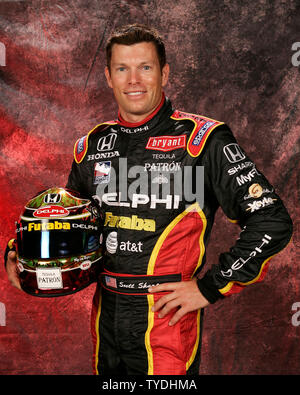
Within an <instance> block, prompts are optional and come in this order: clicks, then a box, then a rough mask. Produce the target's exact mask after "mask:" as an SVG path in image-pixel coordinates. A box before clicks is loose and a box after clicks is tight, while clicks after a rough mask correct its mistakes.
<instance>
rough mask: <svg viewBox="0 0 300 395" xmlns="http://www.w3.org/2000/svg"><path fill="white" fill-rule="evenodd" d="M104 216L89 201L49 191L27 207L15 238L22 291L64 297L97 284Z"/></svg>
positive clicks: (66, 192)
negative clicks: (94, 283)
mask: <svg viewBox="0 0 300 395" xmlns="http://www.w3.org/2000/svg"><path fill="white" fill-rule="evenodd" d="M103 223H104V216H103V213H102V211H101V208H100V207H99V206H98V204H97V202H95V201H94V200H93V199H91V198H84V197H82V196H81V195H80V194H79V193H77V192H74V191H71V190H69V189H65V188H58V187H54V188H50V189H47V190H45V191H43V192H40V193H39V194H37V195H36V196H34V197H33V198H32V199H31V200H29V202H28V203H27V204H26V205H25V208H24V211H23V213H22V214H21V216H20V218H19V221H18V222H17V223H16V233H17V237H16V239H17V243H16V247H17V259H18V263H17V268H18V272H19V277H20V282H21V287H22V289H23V290H24V291H25V292H27V293H29V294H31V295H35V296H48V297H50V296H62V295H68V294H71V293H74V292H77V291H80V290H81V289H83V288H85V287H86V286H88V285H90V284H91V283H92V282H95V281H96V280H97V275H98V273H99V272H100V267H101V258H102V251H103V250H102V239H103V236H102V229H103Z"/></svg>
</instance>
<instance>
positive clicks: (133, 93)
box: [125, 91, 146, 96]
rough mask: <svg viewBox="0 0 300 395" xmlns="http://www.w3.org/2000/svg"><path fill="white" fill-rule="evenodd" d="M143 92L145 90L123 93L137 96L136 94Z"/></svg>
mask: <svg viewBox="0 0 300 395" xmlns="http://www.w3.org/2000/svg"><path fill="white" fill-rule="evenodd" d="M144 93H146V91H136V92H125V95H128V96H138V95H143V94H144Z"/></svg>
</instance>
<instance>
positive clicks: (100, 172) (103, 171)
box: [94, 161, 111, 185]
mask: <svg viewBox="0 0 300 395" xmlns="http://www.w3.org/2000/svg"><path fill="white" fill-rule="evenodd" d="M110 170H111V161H107V162H96V163H95V168H94V185H96V184H107V183H109V181H110Z"/></svg>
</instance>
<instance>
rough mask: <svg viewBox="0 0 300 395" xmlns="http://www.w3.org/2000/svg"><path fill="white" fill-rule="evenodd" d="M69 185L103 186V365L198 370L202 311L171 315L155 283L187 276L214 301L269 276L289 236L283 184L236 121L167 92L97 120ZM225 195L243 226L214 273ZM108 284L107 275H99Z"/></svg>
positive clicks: (92, 189) (98, 321) (99, 339)
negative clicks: (136, 113) (175, 101)
mask: <svg viewBox="0 0 300 395" xmlns="http://www.w3.org/2000/svg"><path fill="white" fill-rule="evenodd" d="M74 156H75V159H74V162H73V165H72V170H71V173H70V175H69V180H68V184H67V187H68V188H71V189H75V190H78V191H80V192H81V193H84V194H88V195H91V196H98V198H99V200H100V201H101V204H102V207H103V208H104V210H105V213H106V214H105V230H104V235H105V240H106V247H107V252H106V256H105V260H104V269H103V273H102V274H101V276H100V278H99V286H98V287H97V291H96V294H95V296H94V301H93V312H92V333H93V340H94V346H95V349H94V350H95V353H94V369H95V373H99V374H114V373H121V374H186V373H192V374H195V373H196V374H197V373H198V370H199V361H200V346H201V327H202V311H194V312H191V313H188V314H186V315H185V316H184V317H183V318H182V319H181V320H180V321H179V322H178V323H177V324H176V325H174V326H168V322H169V320H170V317H171V316H172V314H174V311H173V312H172V313H170V314H168V315H167V316H166V317H165V318H162V319H159V318H158V317H157V313H153V312H152V311H151V307H152V306H153V304H154V303H155V301H156V300H158V298H159V297H160V296H161V295H157V294H149V293H148V292H147V288H148V287H149V286H150V285H153V284H158V283H164V282H172V281H188V280H190V279H191V278H193V277H195V276H197V277H198V278H199V279H198V280H197V284H198V287H199V289H200V291H201V292H202V294H203V295H204V296H205V297H206V298H207V299H208V301H209V302H210V303H214V302H216V301H217V300H218V299H221V298H224V297H226V296H228V295H231V294H233V293H237V292H239V291H241V290H242V289H243V288H245V287H246V286H247V285H249V284H252V283H255V282H258V281H261V280H262V279H263V277H264V275H265V273H266V270H267V266H268V264H269V259H270V257H272V256H273V255H274V254H277V253H278V252H279V251H280V250H282V249H283V248H284V247H285V246H286V244H287V243H288V241H289V239H290V237H291V233H292V223H291V219H290V217H289V215H288V213H287V211H286V209H285V207H284V205H283V203H282V201H281V199H280V198H279V196H278V195H277V194H276V193H275V191H274V188H273V187H272V186H271V185H270V183H269V182H268V181H267V180H266V178H265V177H264V176H263V175H262V173H261V172H260V171H259V170H258V169H257V168H256V166H255V164H254V163H253V162H252V160H251V159H250V158H249V157H248V156H247V154H246V153H245V151H244V150H243V149H242V148H241V147H240V146H239V145H238V144H237V142H236V140H235V138H234V137H233V135H232V133H231V131H230V129H229V128H228V126H226V125H225V124H224V123H223V122H218V121H215V120H213V119H210V118H207V117H204V116H202V115H194V114H187V113H184V112H181V111H174V110H173V109H172V106H171V103H170V101H169V100H168V99H165V97H164V96H163V99H162V101H161V103H160V105H159V106H158V108H157V109H156V111H154V113H152V114H151V116H149V117H148V118H147V119H145V120H144V121H143V122H141V123H139V124H129V123H126V122H125V121H123V120H120V117H119V119H118V120H115V121H110V122H105V123H102V124H100V125H97V126H96V127H95V128H94V129H93V130H92V131H91V132H90V133H89V134H88V135H86V136H84V137H82V138H81V139H79V140H78V141H77V142H76V144H75V147H74ZM219 206H221V207H222V209H223V211H224V213H225V214H226V216H227V217H228V218H229V219H230V220H231V221H234V222H238V223H239V225H240V227H241V229H242V232H241V234H240V237H239V239H238V240H237V241H236V243H235V245H234V246H233V247H232V248H231V249H230V251H229V252H225V253H222V254H221V256H220V258H219V264H218V265H213V266H212V267H211V268H210V270H208V271H207V272H206V273H205V274H204V275H203V274H202V269H203V267H204V263H205V254H206V246H207V243H208V240H209V236H210V232H211V229H212V225H213V222H214V216H215V213H216V210H217V209H218V207H219ZM100 284H101V286H100Z"/></svg>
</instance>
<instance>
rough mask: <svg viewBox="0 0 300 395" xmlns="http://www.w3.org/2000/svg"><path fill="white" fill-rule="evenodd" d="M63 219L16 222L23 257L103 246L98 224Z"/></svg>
mask: <svg viewBox="0 0 300 395" xmlns="http://www.w3.org/2000/svg"><path fill="white" fill-rule="evenodd" d="M75 225H76V226H74V224H72V223H70V222H60V221H54V222H53V221H48V220H46V221H39V222H36V223H33V222H31V223H26V222H25V223H24V222H23V221H22V222H21V223H18V224H17V246H18V254H19V256H22V257H24V258H33V259H49V258H60V257H67V256H73V255H81V254H86V253H89V252H93V251H96V250H97V249H98V248H100V244H99V239H100V233H101V232H100V230H98V227H97V226H89V227H90V228H91V229H85V230H84V231H83V230H82V227H88V225H85V224H79V223H76V224H75Z"/></svg>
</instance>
